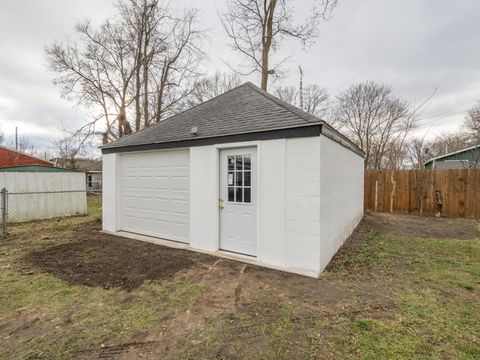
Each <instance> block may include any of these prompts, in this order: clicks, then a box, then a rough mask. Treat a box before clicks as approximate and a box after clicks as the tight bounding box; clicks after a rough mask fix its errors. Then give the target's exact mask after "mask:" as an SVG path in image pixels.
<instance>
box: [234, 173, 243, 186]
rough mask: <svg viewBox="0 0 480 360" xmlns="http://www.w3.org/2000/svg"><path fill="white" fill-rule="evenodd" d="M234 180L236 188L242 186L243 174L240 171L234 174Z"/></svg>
mask: <svg viewBox="0 0 480 360" xmlns="http://www.w3.org/2000/svg"><path fill="white" fill-rule="evenodd" d="M235 175H236V178H235V185H236V186H242V185H243V174H242V172H241V171H237V172H236V173H235Z"/></svg>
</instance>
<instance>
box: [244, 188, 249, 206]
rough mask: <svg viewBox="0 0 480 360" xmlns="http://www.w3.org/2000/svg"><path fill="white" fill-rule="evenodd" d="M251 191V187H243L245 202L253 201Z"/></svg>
mask: <svg viewBox="0 0 480 360" xmlns="http://www.w3.org/2000/svg"><path fill="white" fill-rule="evenodd" d="M250 192H251V190H250V188H245V189H243V202H245V203H250V202H251V199H250V197H251V195H250Z"/></svg>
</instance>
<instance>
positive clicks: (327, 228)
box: [320, 136, 364, 271]
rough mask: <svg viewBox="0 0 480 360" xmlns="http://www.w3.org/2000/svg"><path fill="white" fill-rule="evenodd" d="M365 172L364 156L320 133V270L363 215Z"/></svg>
mask: <svg viewBox="0 0 480 360" xmlns="http://www.w3.org/2000/svg"><path fill="white" fill-rule="evenodd" d="M363 172H364V159H363V157H361V156H359V155H357V154H355V153H354V152H352V151H350V150H348V149H346V148H345V147H343V146H341V145H340V144H338V143H336V142H335V141H333V140H331V139H329V138H327V137H326V136H320V197H321V200H320V237H321V247H320V267H321V271H323V269H324V268H325V267H326V266H327V265H328V263H329V262H330V260H331V258H332V257H333V256H334V255H335V253H336V252H337V251H338V249H339V248H340V246H342V244H343V243H344V242H345V240H346V239H347V238H348V236H350V234H351V233H352V231H353V230H354V229H355V227H356V226H357V225H358V223H359V222H360V220H361V219H362V217H363V191H364V190H363V181H364V178H363V176H364V174H363Z"/></svg>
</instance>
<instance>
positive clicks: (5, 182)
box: [0, 172, 87, 222]
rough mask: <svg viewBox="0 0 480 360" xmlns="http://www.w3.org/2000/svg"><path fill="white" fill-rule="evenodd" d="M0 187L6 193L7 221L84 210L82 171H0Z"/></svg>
mask: <svg viewBox="0 0 480 360" xmlns="http://www.w3.org/2000/svg"><path fill="white" fill-rule="evenodd" d="M1 188H6V189H7V190H8V192H9V196H8V220H9V221H12V222H15V221H29V220H35V219H47V218H52V217H59V216H70V215H76V214H85V213H86V212H87V195H86V183H85V173H83V172H0V189H1Z"/></svg>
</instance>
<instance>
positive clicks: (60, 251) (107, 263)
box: [25, 226, 215, 290]
mask: <svg viewBox="0 0 480 360" xmlns="http://www.w3.org/2000/svg"><path fill="white" fill-rule="evenodd" d="M25 260H26V261H27V262H28V263H30V264H32V265H34V266H35V267H38V268H40V269H42V270H44V271H46V272H48V273H51V274H53V275H55V276H57V277H59V278H61V279H64V280H66V281H68V282H70V283H72V284H81V285H87V286H101V287H103V288H106V289H108V288H110V287H120V288H122V289H125V290H133V289H135V288H137V287H138V286H140V285H141V284H142V283H143V282H144V281H145V280H155V279H166V278H171V277H173V276H175V274H177V273H178V272H179V271H185V270H187V269H189V268H190V267H192V266H193V265H195V264H198V263H202V262H205V263H207V264H213V262H214V261H215V258H214V257H211V256H206V255H203V254H200V253H195V252H190V251H179V250H176V249H171V248H167V247H162V246H158V245H155V244H151V243H148V242H142V241H135V240H131V239H126V238H121V237H118V236H112V235H107V234H105V233H102V232H100V231H99V229H98V226H95V227H90V228H86V229H83V231H82V232H79V233H78V236H77V237H76V239H75V240H74V241H72V242H68V243H65V244H61V245H58V246H54V247H51V248H48V249H45V250H41V251H36V252H32V253H30V254H28V255H27V256H26V257H25Z"/></svg>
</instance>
